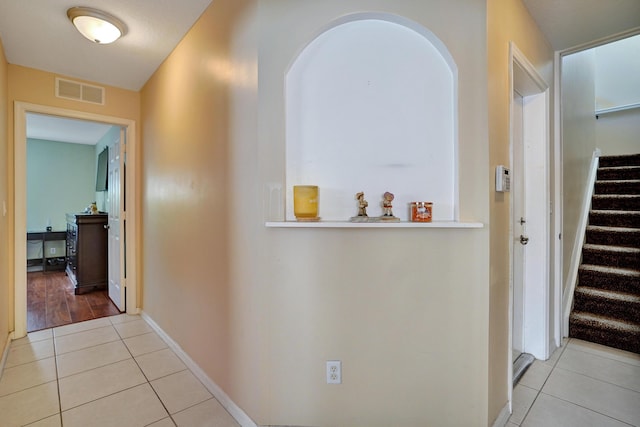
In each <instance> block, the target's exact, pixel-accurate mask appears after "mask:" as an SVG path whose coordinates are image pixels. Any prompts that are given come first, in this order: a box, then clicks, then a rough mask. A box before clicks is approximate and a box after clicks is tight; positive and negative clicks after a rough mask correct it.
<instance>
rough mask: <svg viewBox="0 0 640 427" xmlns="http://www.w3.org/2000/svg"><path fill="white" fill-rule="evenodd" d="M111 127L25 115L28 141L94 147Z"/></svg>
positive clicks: (38, 115) (51, 117) (41, 115)
mask: <svg viewBox="0 0 640 427" xmlns="http://www.w3.org/2000/svg"><path fill="white" fill-rule="evenodd" d="M111 127H112V126H111V125H105V124H102V123H95V122H88V121H85V120H76V119H66V118H63V117H54V116H47V115H44V114H34V113H28V114H27V138H29V139H42V140H45V141H57V142H70V143H73V144H91V145H94V144H96V143H97V142H98V141H100V140H101V139H102V137H103V136H104V135H105V134H106V133H107V132H108V131H109V129H111Z"/></svg>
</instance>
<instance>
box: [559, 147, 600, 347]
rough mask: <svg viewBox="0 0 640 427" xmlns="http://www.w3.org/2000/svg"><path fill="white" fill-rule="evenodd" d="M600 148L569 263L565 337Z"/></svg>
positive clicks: (590, 175) (594, 161)
mask: <svg viewBox="0 0 640 427" xmlns="http://www.w3.org/2000/svg"><path fill="white" fill-rule="evenodd" d="M600 154H601V152H600V149H599V148H596V150H595V151H594V152H593V157H592V158H591V170H590V171H589V177H588V178H587V182H586V188H585V194H584V203H583V204H582V214H581V216H580V220H579V223H578V229H577V232H576V239H575V241H574V243H573V251H572V252H571V263H570V264H569V271H568V273H567V279H566V280H565V283H566V288H567V290H566V292H565V293H564V295H563V303H562V309H563V320H564V322H563V325H564V331H563V333H562V336H563V337H567V336H569V316H570V315H571V308H572V307H573V292H574V291H575V288H576V281H577V280H578V270H579V268H580V262H581V261H582V245H583V243H584V238H585V233H586V229H587V224H588V223H589V211H590V209H591V199H592V198H593V186H594V184H595V181H596V176H597V174H598V161H599V158H600Z"/></svg>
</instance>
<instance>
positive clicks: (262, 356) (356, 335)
mask: <svg viewBox="0 0 640 427" xmlns="http://www.w3.org/2000/svg"><path fill="white" fill-rule="evenodd" d="M366 10H373V11H378V12H388V13H393V14H398V15H402V16H404V17H407V18H409V19H411V20H414V21H416V22H418V23H419V24H421V25H423V26H425V27H426V28H428V29H430V30H431V31H432V32H434V33H435V34H436V36H438V37H439V38H440V39H441V40H442V41H443V42H444V44H445V45H446V47H447V48H448V49H449V51H450V52H451V54H452V56H453V58H454V60H455V61H456V63H457V65H458V68H459V91H460V107H459V110H460V111H459V129H458V130H459V146H460V150H459V151H460V194H461V197H460V199H461V202H460V212H461V217H462V219H464V220H474V221H480V222H483V223H485V224H486V223H487V222H488V219H489V205H488V199H487V193H486V191H487V188H488V186H489V180H488V173H487V165H488V163H489V151H488V124H487V113H486V111H487V108H486V106H487V102H488V101H487V93H486V88H487V85H486V82H487V74H486V72H487V62H486V40H485V35H486V15H485V2H484V1H481V0H467V1H457V2H450V1H447V0H427V1H422V2H415V1H411V0H402V1H398V0H394V1H391V0H384V1H382V0H378V1H371V0H351V1H347V2H345V1H337V0H335V1H323V2H301V1H299V0H264V1H259V0H245V1H237V0H234V1H232V0H220V1H216V2H213V3H212V5H211V6H210V7H209V8H208V9H207V11H206V12H205V13H204V14H203V16H202V17H201V19H200V20H199V21H198V22H197V23H196V25H195V26H194V27H193V28H192V30H191V31H190V32H189V34H188V35H187V37H185V39H184V40H183V41H182V42H181V44H180V45H179V46H178V47H177V49H176V50H175V51H174V52H173V53H172V54H171V55H170V57H169V58H168V59H167V60H166V61H165V63H164V64H163V65H162V66H161V67H160V68H159V70H158V71H157V72H156V73H155V74H154V76H153V77H152V78H151V79H150V81H149V82H148V83H147V85H145V87H144V88H143V90H142V112H143V117H142V128H143V129H142V132H143V144H144V146H143V150H142V151H143V160H142V163H143V165H144V170H143V185H144V192H143V201H142V203H143V207H142V209H143V218H144V224H143V232H142V234H143V236H144V237H143V240H144V261H143V269H144V271H143V276H144V279H145V293H144V310H145V312H147V313H148V314H149V315H150V316H151V317H152V318H153V319H154V320H155V321H156V322H157V323H158V324H159V325H160V326H161V327H162V328H163V329H164V330H165V331H167V332H168V333H169V335H170V336H171V337H172V338H173V339H174V340H176V341H177V342H178V343H179V344H180V346H182V348H183V349H184V350H185V351H186V352H187V353H188V354H189V355H190V356H191V357H192V358H193V359H194V360H195V361H196V363H198V364H199V366H201V367H202V369H203V370H204V371H205V372H206V373H207V375H208V376H209V377H211V378H212V379H213V380H214V381H215V382H216V383H217V384H218V385H219V386H220V387H221V388H222V389H223V390H224V391H225V392H226V393H227V394H228V395H229V396H230V397H231V399H232V400H233V401H234V402H236V403H237V404H238V405H239V406H240V407H241V408H242V409H243V410H244V411H245V412H246V413H247V414H248V415H249V416H250V417H252V418H253V419H254V420H255V421H256V422H257V423H258V424H266V425H349V426H389V425H396V426H416V425H442V426H444V425H464V426H485V425H486V424H487V419H488V417H489V414H488V412H487V407H488V402H487V388H488V376H489V373H488V370H487V369H488V353H489V348H488V333H489V331H488V319H489V269H488V265H489V257H488V249H489V235H488V230H487V228H484V229H471V230H443V229H440V230H438V229H397V230H393V229H277V228H276V229H273V228H266V227H265V226H264V221H265V219H266V212H265V210H264V207H263V204H264V203H263V202H264V192H265V189H266V188H267V187H268V185H269V183H274V182H275V183H281V184H284V182H283V180H284V178H283V177H284V169H283V167H284V163H283V162H284V157H285V155H284V153H285V137H284V133H285V132H284V120H285V118H284V116H283V111H284V108H283V107H284V98H283V95H284V90H283V84H284V76H285V73H286V71H287V69H288V66H289V65H290V63H291V62H292V61H293V59H294V58H295V55H296V54H297V53H298V52H299V51H300V50H301V49H302V47H304V46H305V45H306V43H308V42H309V41H311V40H312V39H313V37H314V36H316V35H318V34H319V32H320V31H321V30H322V29H323V28H326V26H327V25H328V24H329V23H330V22H331V21H333V20H335V19H337V18H339V17H341V16H343V15H345V14H348V13H355V12H361V11H366ZM258 70H259V73H258ZM502 327H503V328H505V329H506V324H505V325H502ZM330 359H339V360H342V363H343V379H344V382H343V384H342V385H339V386H330V385H327V384H326V382H325V361H326V360H330ZM504 388H506V385H504ZM461 405H463V406H464V410H462V411H461V410H460V407H461Z"/></svg>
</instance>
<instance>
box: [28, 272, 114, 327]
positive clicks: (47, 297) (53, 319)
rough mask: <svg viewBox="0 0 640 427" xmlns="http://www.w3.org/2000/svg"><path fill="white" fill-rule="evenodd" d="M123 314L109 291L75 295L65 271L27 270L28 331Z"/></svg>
mask: <svg viewBox="0 0 640 427" xmlns="http://www.w3.org/2000/svg"><path fill="white" fill-rule="evenodd" d="M116 314H120V311H119V310H118V309H117V308H116V306H115V305H114V304H113V303H112V302H111V300H110V299H109V296H108V293H107V291H106V290H105V291H95V292H90V293H87V294H82V295H75V294H74V292H73V285H72V284H71V281H70V280H69V278H68V277H67V275H66V274H65V273H64V272H62V271H61V272H48V273H43V272H34V273H27V331H28V332H33V331H37V330H40V329H47V328H53V327H56V326H62V325H67V324H70V323H76V322H82V321H84V320H90V319H96V318H98V317H106V316H113V315H116Z"/></svg>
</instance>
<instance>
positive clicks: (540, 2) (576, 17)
mask: <svg viewBox="0 0 640 427" xmlns="http://www.w3.org/2000/svg"><path fill="white" fill-rule="evenodd" d="M522 2H523V3H524V4H525V6H526V7H527V9H528V10H529V12H530V13H531V15H532V16H533V19H535V21H536V22H537V23H538V26H539V27H540V29H541V30H542V32H543V33H544V34H545V35H546V36H547V40H549V43H551V46H552V47H553V49H554V50H557V51H563V50H567V49H570V48H575V47H577V46H582V45H584V44H588V43H592V42H594V41H597V40H601V39H604V38H608V37H610V36H612V35H615V34H620V33H623V32H626V31H630V30H633V29H640V0H522Z"/></svg>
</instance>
